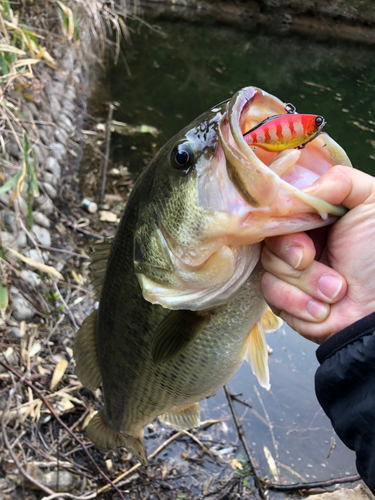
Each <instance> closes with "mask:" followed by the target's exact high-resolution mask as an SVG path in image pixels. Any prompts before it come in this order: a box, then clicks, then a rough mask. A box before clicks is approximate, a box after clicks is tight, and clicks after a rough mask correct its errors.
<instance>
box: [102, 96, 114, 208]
mask: <svg viewBox="0 0 375 500" xmlns="http://www.w3.org/2000/svg"><path fill="white" fill-rule="evenodd" d="M113 109H114V105H113V104H112V103H110V104H109V110H108V118H107V137H106V140H105V157H104V163H103V171H102V187H101V190H100V198H99V205H102V203H103V200H104V194H105V182H106V179H107V167H108V159H109V146H110V144H111V122H112V116H113Z"/></svg>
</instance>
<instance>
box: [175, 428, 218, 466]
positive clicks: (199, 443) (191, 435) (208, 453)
mask: <svg viewBox="0 0 375 500" xmlns="http://www.w3.org/2000/svg"><path fill="white" fill-rule="evenodd" d="M182 432H183V433H184V434H185V435H186V436H189V438H191V439H192V440H193V441H195V442H196V443H197V444H198V445H199V446H200V447H201V448H202V450H203V451H204V452H205V453H207V455H209V456H210V457H211V458H212V459H213V460H215V457H214V456H213V455H212V453H211V452H210V450H209V449H208V448H207V446H205V445H204V444H203V443H201V442H200V441H199V439H198V438H197V437H196V436H194V434H191V432H188V431H186V430H183V431H182Z"/></svg>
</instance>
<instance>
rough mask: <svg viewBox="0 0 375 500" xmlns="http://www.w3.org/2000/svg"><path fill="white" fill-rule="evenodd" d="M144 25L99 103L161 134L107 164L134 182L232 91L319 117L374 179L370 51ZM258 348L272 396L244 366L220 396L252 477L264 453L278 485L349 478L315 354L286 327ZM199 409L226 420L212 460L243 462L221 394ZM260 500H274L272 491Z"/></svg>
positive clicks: (374, 58) (117, 139)
mask: <svg viewBox="0 0 375 500" xmlns="http://www.w3.org/2000/svg"><path fill="white" fill-rule="evenodd" d="M150 22H151V24H152V26H153V29H152V30H150V29H149V28H148V27H146V26H144V25H141V24H133V25H132V24H130V27H131V29H132V30H133V32H132V35H131V38H132V43H131V44H127V45H126V46H125V45H124V47H123V50H124V53H125V56H126V63H125V62H124V60H123V59H122V60H121V58H120V62H119V63H118V64H117V65H116V66H113V67H111V68H110V70H109V78H108V82H109V91H108V93H109V96H110V99H111V100H114V101H118V102H119V103H120V106H119V108H118V110H117V111H116V112H115V119H116V120H119V121H123V122H127V123H129V124H132V125H135V126H138V125H141V124H147V125H151V126H153V127H156V128H157V129H158V130H159V131H160V134H159V135H158V136H157V137H153V136H151V135H150V134H139V135H134V136H132V137H123V136H120V135H118V134H114V135H113V137H112V158H113V162H114V165H124V166H127V167H128V168H129V170H131V172H133V173H139V172H140V171H141V170H142V168H143V167H144V166H145V164H147V162H148V161H149V160H150V158H151V157H152V156H153V154H154V153H155V152H156V151H157V149H158V148H159V147H160V146H161V145H162V144H164V142H165V141H166V140H167V139H169V138H170V137H171V136H172V135H174V134H175V133H177V132H178V131H179V130H180V129H181V128H182V127H184V126H185V125H186V124H188V123H189V122H190V121H191V120H192V119H194V118H195V117H196V116H198V115H199V114H201V113H202V112H204V111H206V110H207V109H209V108H210V107H212V106H213V105H215V104H216V103H219V102H221V101H223V100H225V99H227V98H229V97H230V96H231V95H232V94H233V93H234V92H236V91H237V90H238V89H240V88H241V87H244V86H248V85H254V86H258V87H260V88H262V89H264V90H266V91H268V92H270V93H272V94H274V95H276V96H277V97H279V98H280V99H281V100H283V101H285V102H291V103H293V104H294V105H295V106H296V108H297V111H298V112H300V113H314V114H321V115H323V116H324V117H325V119H326V120H327V123H328V125H327V127H326V129H325V130H326V131H327V132H328V133H329V134H330V135H331V136H332V137H333V138H334V139H335V140H336V141H337V142H339V143H340V144H341V145H342V146H343V147H344V148H345V149H346V151H347V153H348V155H349V157H350V158H351V160H352V163H353V165H354V166H355V167H356V168H359V169H362V170H364V171H366V172H368V173H371V174H374V173H375V70H374V68H375V52H374V50H373V48H372V47H370V46H363V45H359V44H358V45H356V44H352V43H347V42H343V41H334V40H324V39H312V38H307V37H302V36H301V37H300V36H296V35H293V36H290V35H288V34H284V35H282V34H281V35H277V36H276V35H273V34H271V33H269V32H267V30H265V29H262V30H259V29H258V30H256V31H245V30H243V31H241V30H240V29H239V28H237V27H236V28H233V29H231V28H228V27H223V26H215V25H211V26H203V25H200V24H199V23H198V24H187V23H183V22H176V21H174V22H170V21H166V20H157V21H155V20H153V21H150ZM267 340H268V344H269V345H270V347H271V348H272V349H273V354H272V355H271V356H270V371H271V384H272V386H271V390H270V391H269V392H267V391H265V390H264V389H262V388H260V387H259V386H258V385H257V382H256V379H255V377H254V376H253V375H252V373H251V370H250V368H249V366H248V365H247V364H246V363H244V364H243V366H242V368H241V369H240V371H239V372H238V373H237V375H236V376H235V377H234V378H233V379H232V380H231V381H230V383H229V387H230V390H231V391H232V392H233V393H234V394H241V396H240V397H241V399H242V400H243V401H245V402H247V403H248V404H250V405H251V406H252V408H249V407H246V406H244V405H242V404H239V403H236V409H237V412H238V414H239V416H242V417H243V422H244V425H245V429H246V439H247V442H248V443H249V446H250V448H251V451H252V453H253V456H254V458H255V459H256V461H257V462H258V464H259V469H260V471H261V475H263V476H266V475H268V476H269V477H270V478H272V479H275V478H274V477H272V474H271V472H270V469H269V465H268V462H267V459H266V456H265V452H264V447H265V446H266V447H267V448H268V450H269V451H270V452H271V455H272V456H273V457H274V459H275V460H276V463H277V466H278V471H279V478H278V479H279V481H280V482H286V483H290V482H299V481H303V480H305V481H316V480H324V479H329V478H331V477H338V476H345V475H347V474H355V473H356V470H355V465H354V455H353V453H351V452H350V451H349V450H347V449H346V448H345V446H344V445H342V444H341V442H340V441H339V440H338V438H336V436H335V434H334V432H333V430H332V428H331V426H330V422H329V420H328V419H327V418H326V417H325V415H324V414H323V412H322V410H321V409H320V406H319V404H318V403H317V401H316V398H315V394H314V386H313V379H314V373H315V371H316V368H317V367H318V363H317V361H316V358H315V346H314V345H313V344H311V343H309V342H308V341H306V340H304V339H302V338H301V337H299V336H298V335H297V334H296V333H295V332H293V331H292V330H291V329H290V328H288V327H287V326H286V325H284V326H283V327H282V328H281V329H279V330H278V331H277V332H276V333H273V334H269V335H268V337H267ZM202 408H203V412H202V413H203V415H202V419H209V418H220V417H228V418H227V419H226V420H225V422H226V425H223V426H222V428H221V431H220V432H221V437H220V439H219V440H221V442H223V443H224V444H225V443H227V444H228V446H227V447H228V448H231V447H232V450H231V451H229V452H228V454H227V455H225V454H223V456H225V457H226V458H227V459H229V458H234V457H239V458H240V459H241V458H242V459H244V458H245V456H244V453H243V450H242V448H241V446H240V444H239V442H238V439H237V435H236V432H235V429H234V427H233V424H232V423H231V419H230V418H229V416H230V412H229V408H228V404H227V401H226V399H225V395H224V393H223V391H220V392H219V393H218V394H217V396H215V397H214V398H211V399H209V400H206V401H205V402H203V404H202ZM206 434H207V435H206V438H207V440H208V441H209V440H210V439H213V438H212V435H210V434H209V431H207V432H206ZM201 437H202V436H201ZM202 439H203V437H202ZM150 441H152V439H151V440H150ZM150 441H149V444H148V446H149V451H152V449H153V448H154V447H156V445H157V443H154V446H153V444H152V443H151V442H150ZM234 442H235V443H236V444H235V446H234V449H233V446H232V444H233V443H234ZM224 446H225V445H223V447H224ZM180 452H181V450H179V453H180ZM169 453H170V454H169V455H168V454H167V455H166V456H171V454H172V455H173V447H172V452H169ZM180 460H181V459H180ZM271 498H280V495H277V494H276V493H271ZM289 498H290V497H289Z"/></svg>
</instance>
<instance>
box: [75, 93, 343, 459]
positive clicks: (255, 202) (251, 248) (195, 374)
mask: <svg viewBox="0 0 375 500" xmlns="http://www.w3.org/2000/svg"><path fill="white" fill-rule="evenodd" d="M285 112H286V111H285V104H284V103H283V102H282V101H280V100H279V99H278V98H276V97H275V96H273V95H271V94H269V93H267V92H266V91H263V90H261V89H259V88H257V87H251V86H250V87H245V88H243V89H241V90H239V91H238V92H236V93H235V94H234V95H233V96H232V98H231V99H229V100H227V101H224V102H223V103H220V104H219V105H217V106H214V107H212V108H211V109H209V110H208V111H207V112H206V113H204V114H202V115H201V116H199V117H198V118H197V119H196V120H194V121H193V122H192V123H191V124H189V125H187V126H186V127H185V128H183V129H182V130H181V131H180V132H179V133H178V134H177V135H176V136H174V137H172V138H171V139H170V140H169V141H168V142H167V143H166V144H165V145H164V146H163V147H162V148H161V149H160V151H159V152H158V153H157V154H156V155H155V157H154V158H153V160H152V161H151V162H150V164H149V165H148V167H146V168H145V170H144V171H143V172H142V173H141V174H140V176H139V178H138V179H137V181H136V183H135V185H134V188H133V189H132V191H131V194H130V197H129V200H128V202H127V204H126V207H125V210H124V213H123V215H122V218H121V221H120V223H119V227H118V229H117V232H116V235H115V237H114V239H113V241H112V242H111V243H110V242H103V243H101V244H99V245H97V246H96V247H95V249H94V252H93V254H92V261H91V269H92V272H93V278H94V280H93V287H94V289H95V291H96V292H97V294H98V300H99V306H98V309H96V310H95V311H93V312H92V313H91V314H90V315H89V316H88V317H87V318H86V319H85V320H84V322H83V323H82V326H81V328H80V330H79V331H78V333H77V335H76V338H75V342H74V346H73V354H74V358H75V363H76V367H75V371H76V374H77V376H78V378H79V380H80V381H81V382H82V384H83V385H84V386H86V387H88V388H90V389H92V390H95V389H97V388H98V387H99V386H101V387H102V393H103V396H104V406H103V407H102V408H101V409H100V410H99V411H98V413H96V415H95V416H94V417H93V418H92V420H91V421H90V423H89V425H88V427H87V430H86V432H87V436H88V438H89V439H90V440H92V441H93V442H94V443H95V444H96V445H97V446H99V447H101V448H105V449H116V448H118V447H125V448H126V449H127V450H128V451H130V452H131V453H133V455H134V456H135V457H136V458H137V459H138V460H139V461H140V462H141V463H142V464H147V452H146V448H145V445H144V440H143V431H144V428H145V426H147V424H148V423H149V422H150V421H152V420H153V419H155V418H156V417H158V418H159V420H160V421H161V422H162V423H164V424H167V425H173V426H175V427H178V428H183V429H184V428H185V429H186V428H192V427H195V426H197V425H199V422H200V410H199V401H200V400H202V399H204V398H207V397H210V396H212V395H214V394H215V393H216V392H217V391H218V390H219V389H220V388H221V387H222V386H223V385H224V384H225V383H226V382H227V381H228V380H230V378H231V377H232V376H233V375H234V374H235V373H236V372H237V370H238V369H239V367H240V366H241V364H242V362H243V360H244V359H246V360H247V361H249V363H250V365H251V367H252V370H253V372H254V374H255V376H256V377H257V379H258V381H259V383H260V384H261V385H262V386H263V387H265V388H268V387H269V385H270V379H269V370H268V358H267V356H268V353H267V344H266V340H265V335H264V332H265V331H272V330H274V329H276V328H277V327H278V326H279V325H280V319H279V318H277V317H276V316H275V315H274V314H273V313H272V311H271V310H270V309H269V307H268V305H267V303H266V302H265V300H264V298H263V296H262V291H261V279H262V275H263V272H264V271H263V269H262V266H261V263H260V252H261V245H262V243H261V242H262V240H263V239H264V238H265V237H267V236H273V235H281V234H288V233H292V232H297V231H305V230H309V229H313V228H317V227H321V226H324V225H327V224H330V223H332V222H334V221H335V220H337V218H338V217H340V216H341V215H343V214H344V213H345V209H344V208H343V207H342V206H334V205H331V204H329V203H327V202H325V201H323V200H321V199H319V198H316V197H314V196H312V195H309V194H307V193H304V192H303V191H302V189H303V188H304V187H307V186H309V185H311V184H312V183H313V182H314V181H315V180H316V179H318V178H319V177H320V176H321V175H322V174H323V173H324V172H325V171H327V170H328V169H329V168H331V167H332V166H333V165H336V164H341V165H349V166H350V165H351V164H350V160H349V158H348V157H347V155H346V153H345V151H344V150H343V149H342V148H341V146H339V145H338V144H337V143H336V142H335V141H334V140H333V139H331V138H330V137H329V136H328V135H327V134H325V133H322V134H320V135H319V136H318V137H316V138H315V139H314V140H313V141H311V142H309V143H308V144H306V147H305V148H304V149H302V150H297V149H285V150H283V151H280V152H277V153H274V152H269V151H265V150H263V149H261V148H257V150H256V151H253V150H252V148H251V147H250V146H249V145H248V144H247V142H246V140H245V138H244V137H243V134H244V133H245V132H246V130H249V129H251V128H253V127H256V126H257V125H258V124H259V123H261V122H262V121H263V120H265V119H267V118H268V117H269V116H274V115H282V114H285Z"/></svg>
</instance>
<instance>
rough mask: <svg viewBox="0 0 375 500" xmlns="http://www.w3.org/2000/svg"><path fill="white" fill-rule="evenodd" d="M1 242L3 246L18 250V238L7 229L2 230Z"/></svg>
mask: <svg viewBox="0 0 375 500" xmlns="http://www.w3.org/2000/svg"><path fill="white" fill-rule="evenodd" d="M1 242H2V244H3V246H5V247H8V248H12V249H13V250H17V239H16V238H15V236H14V235H13V234H10V233H8V232H7V231H1Z"/></svg>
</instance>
